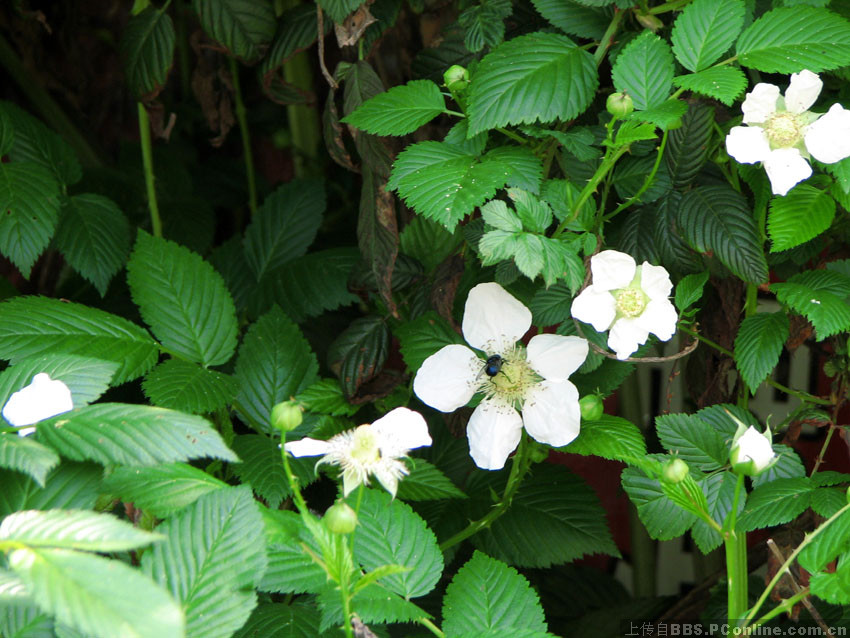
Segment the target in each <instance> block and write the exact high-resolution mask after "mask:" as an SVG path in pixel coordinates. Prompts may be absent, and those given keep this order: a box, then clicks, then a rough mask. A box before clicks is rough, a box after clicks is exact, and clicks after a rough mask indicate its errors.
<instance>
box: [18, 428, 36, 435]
mask: <svg viewBox="0 0 850 638" xmlns="http://www.w3.org/2000/svg"><path fill="white" fill-rule="evenodd" d="M33 432H35V428H21V429H20V430H18V436H29V435H30V434H32V433H33Z"/></svg>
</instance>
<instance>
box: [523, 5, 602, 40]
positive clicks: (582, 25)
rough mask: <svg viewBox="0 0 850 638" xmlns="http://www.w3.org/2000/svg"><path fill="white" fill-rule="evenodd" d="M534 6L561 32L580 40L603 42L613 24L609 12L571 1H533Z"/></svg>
mask: <svg viewBox="0 0 850 638" xmlns="http://www.w3.org/2000/svg"><path fill="white" fill-rule="evenodd" d="M532 4H533V5H534V8H535V9H537V12H538V13H539V14H540V15H542V16H543V17H544V18H546V19H547V20H548V21H549V22H551V23H552V24H553V25H554V26H556V27H558V28H559V29H560V30H561V31H564V32H565V33H569V34H571V35H576V36H578V37H580V38H591V39H593V40H601V39H602V36H603V35H604V33H605V29H607V28H608V24H609V23H610V22H611V17H610V13H609V12H608V11H605V10H603V9H599V8H596V7H590V6H582V4H581V3H579V2H572V1H571V0H532Z"/></svg>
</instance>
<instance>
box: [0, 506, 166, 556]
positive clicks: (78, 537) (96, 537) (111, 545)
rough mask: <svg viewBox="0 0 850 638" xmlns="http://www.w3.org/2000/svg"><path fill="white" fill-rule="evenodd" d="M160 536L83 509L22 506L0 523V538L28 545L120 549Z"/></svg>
mask: <svg viewBox="0 0 850 638" xmlns="http://www.w3.org/2000/svg"><path fill="white" fill-rule="evenodd" d="M161 539H162V537H161V536H160V535H159V534H151V533H150V532H146V531H144V530H141V529H138V528H136V527H133V525H131V524H130V523H128V522H126V521H122V520H120V519H118V518H115V517H114V516H112V515H111V514H97V513H95V512H87V511H85V510H49V511H46V512H40V511H38V510H25V511H23V512H16V513H14V514H10V515H9V516H7V517H6V518H4V519H3V523H2V524H0V540H2V541H13V542H15V543H22V544H23V545H27V546H28V547H57V548H64V549H81V550H86V551H92V552H120V551H123V550H129V549H137V548H139V547H145V546H146V545H150V544H151V543H153V542H154V541H158V540H161Z"/></svg>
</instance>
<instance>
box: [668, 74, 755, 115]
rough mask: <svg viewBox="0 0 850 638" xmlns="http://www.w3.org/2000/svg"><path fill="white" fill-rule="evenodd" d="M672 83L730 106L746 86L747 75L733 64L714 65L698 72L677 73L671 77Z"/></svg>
mask: <svg viewBox="0 0 850 638" xmlns="http://www.w3.org/2000/svg"><path fill="white" fill-rule="evenodd" d="M673 85H674V86H677V87H679V88H681V89H685V90H686V91H693V92H694V93H700V94H702V95H706V96H708V97H710V98H714V99H715V100H719V101H721V102H723V104H725V105H726V106H732V103H733V102H734V101H735V100H736V99H737V98H738V96H739V95H741V93H743V91H744V89H745V88H746V87H747V76H745V75H744V72H743V71H741V69H739V68H737V67H734V66H715V67H711V68H709V69H706V70H704V71H700V72H699V73H690V74H688V75H677V76H676V77H674V78H673Z"/></svg>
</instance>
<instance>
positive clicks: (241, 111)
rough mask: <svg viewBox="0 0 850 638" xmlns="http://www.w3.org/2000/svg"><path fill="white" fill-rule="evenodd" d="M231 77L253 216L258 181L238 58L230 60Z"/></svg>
mask: <svg viewBox="0 0 850 638" xmlns="http://www.w3.org/2000/svg"><path fill="white" fill-rule="evenodd" d="M230 77H231V78H233V96H234V98H235V100H236V119H237V121H238V122H239V133H240V134H241V136H242V155H243V156H244V159H245V176H246V177H247V178H248V208H249V209H250V211H251V215H252V216H253V215H254V214H255V213H256V212H257V180H256V176H255V175H254V156H253V154H252V152H251V131H250V130H249V129H248V112H247V111H246V110H245V103H244V102H243V101H242V89H241V87H240V85H239V65H238V64H237V63H236V58H233V57H231V58H230Z"/></svg>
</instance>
